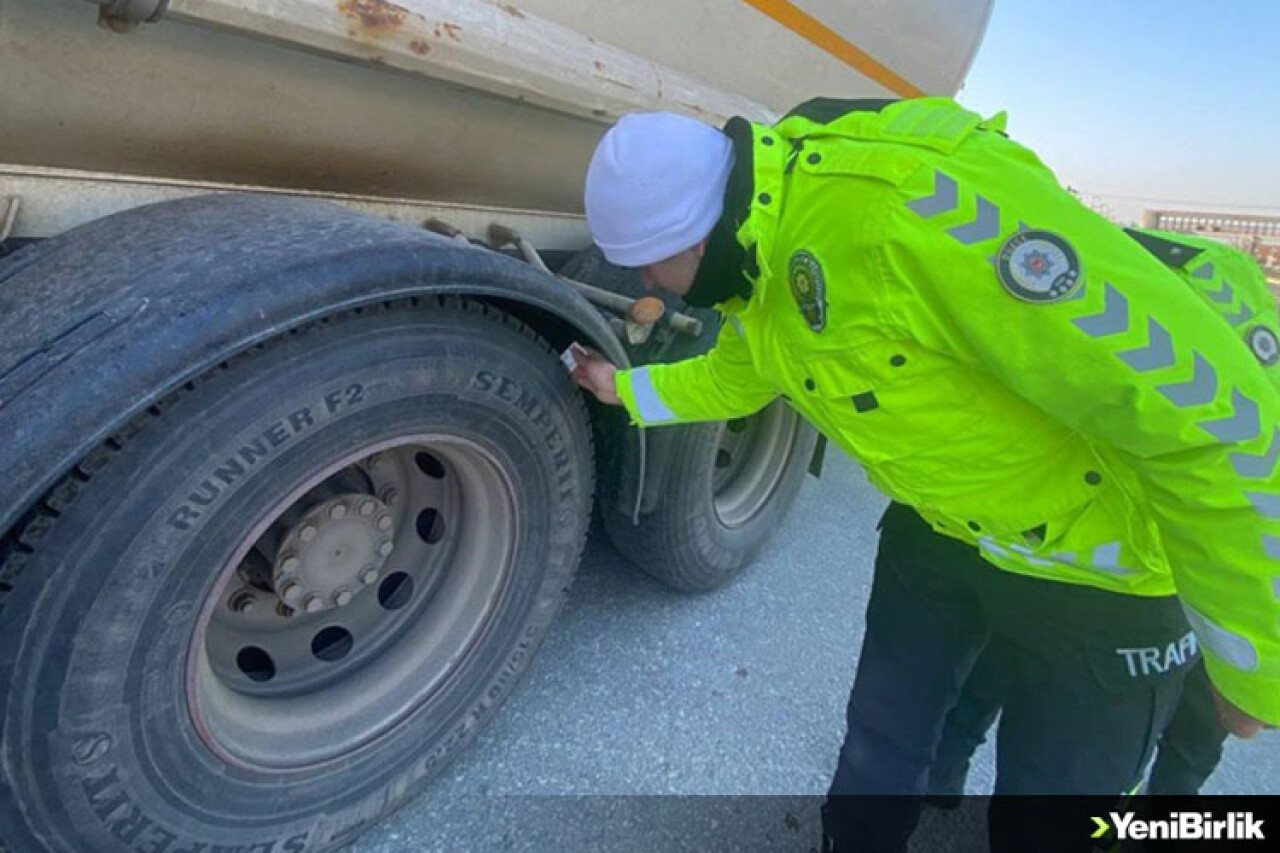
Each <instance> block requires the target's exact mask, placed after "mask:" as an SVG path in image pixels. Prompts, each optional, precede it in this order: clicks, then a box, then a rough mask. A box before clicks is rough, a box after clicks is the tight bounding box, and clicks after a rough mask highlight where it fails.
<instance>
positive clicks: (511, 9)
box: [502, 3, 524, 18]
mask: <svg viewBox="0 0 1280 853" xmlns="http://www.w3.org/2000/svg"><path fill="white" fill-rule="evenodd" d="M502 11H504V12H506V13H507V14H508V15H510V16H511V17H513V18H523V17H524V12H522V11H520V10H519V9H517V8H516V7H515V6H512V5H511V4H509V3H507V4H503V6H502Z"/></svg>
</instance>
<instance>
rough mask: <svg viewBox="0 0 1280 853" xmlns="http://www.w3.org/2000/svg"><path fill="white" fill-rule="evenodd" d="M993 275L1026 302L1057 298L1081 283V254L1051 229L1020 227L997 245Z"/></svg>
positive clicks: (1052, 300) (1067, 293)
mask: <svg viewBox="0 0 1280 853" xmlns="http://www.w3.org/2000/svg"><path fill="white" fill-rule="evenodd" d="M995 262H996V275H997V276H999V278H1000V283H1001V284H1003V285H1004V287H1005V290H1007V291H1009V292H1010V293H1011V294H1013V295H1014V296H1016V297H1017V298H1019V299H1021V300H1023V301H1025V302H1060V301H1062V300H1063V299H1067V298H1068V297H1070V296H1071V294H1072V293H1073V292H1074V291H1075V289H1076V287H1077V286H1079V284H1080V257H1079V256H1078V255H1077V254H1076V250H1075V249H1074V248H1072V246H1071V244H1070V243H1068V242H1067V241H1066V239H1065V238H1064V237H1061V236H1059V235H1058V234H1054V233H1053V232H1052V231H1038V230H1034V229H1031V230H1026V231H1019V232H1018V233H1017V234H1014V235H1013V236H1012V237H1010V238H1009V239H1008V240H1005V242H1004V245H1003V246H1001V247H1000V252H999V254H997V255H996V258H995Z"/></svg>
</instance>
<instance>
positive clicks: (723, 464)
mask: <svg viewBox="0 0 1280 853" xmlns="http://www.w3.org/2000/svg"><path fill="white" fill-rule="evenodd" d="M731 462H733V457H732V456H731V455H729V451H727V450H717V451H716V467H717V468H728V467H729V464H730V463H731Z"/></svg>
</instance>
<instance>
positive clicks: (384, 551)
mask: <svg viewBox="0 0 1280 853" xmlns="http://www.w3.org/2000/svg"><path fill="white" fill-rule="evenodd" d="M395 549H396V546H395V545H392V544H391V543H390V542H383V543H382V544H381V545H379V546H378V553H379V554H381V555H382V556H384V557H389V556H391V552H392V551H394V550H395Z"/></svg>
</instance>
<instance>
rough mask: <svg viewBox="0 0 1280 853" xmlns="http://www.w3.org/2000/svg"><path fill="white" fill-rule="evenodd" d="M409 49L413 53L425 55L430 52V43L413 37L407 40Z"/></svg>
mask: <svg viewBox="0 0 1280 853" xmlns="http://www.w3.org/2000/svg"><path fill="white" fill-rule="evenodd" d="M409 50H412V51H413V52H414V53H416V54H418V56H426V55H427V54H428V53H430V52H431V45H429V44H427V43H426V42H425V41H423V40H422V39H414V40H413V41H411V42H409Z"/></svg>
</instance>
